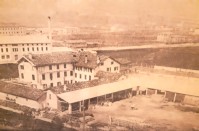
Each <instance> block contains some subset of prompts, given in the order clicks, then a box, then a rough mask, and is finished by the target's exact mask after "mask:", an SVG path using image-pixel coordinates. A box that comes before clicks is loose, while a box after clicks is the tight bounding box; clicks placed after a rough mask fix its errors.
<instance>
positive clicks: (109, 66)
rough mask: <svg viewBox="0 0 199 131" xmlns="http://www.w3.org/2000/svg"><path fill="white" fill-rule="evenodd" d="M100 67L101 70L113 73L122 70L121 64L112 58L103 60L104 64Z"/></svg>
mask: <svg viewBox="0 0 199 131" xmlns="http://www.w3.org/2000/svg"><path fill="white" fill-rule="evenodd" d="M98 68H99V70H101V71H106V72H111V73H119V72H120V64H119V63H117V62H116V61H114V60H112V59H110V58H108V59H106V60H105V61H104V62H103V64H100V65H99V67H98Z"/></svg>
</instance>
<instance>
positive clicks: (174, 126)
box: [91, 95, 199, 131]
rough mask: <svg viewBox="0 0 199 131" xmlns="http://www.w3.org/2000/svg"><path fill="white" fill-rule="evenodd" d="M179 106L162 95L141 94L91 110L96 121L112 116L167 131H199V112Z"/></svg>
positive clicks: (105, 119) (105, 120) (103, 120)
mask: <svg viewBox="0 0 199 131" xmlns="http://www.w3.org/2000/svg"><path fill="white" fill-rule="evenodd" d="M132 106H133V107H135V108H137V109H134V110H133V109H131V107H132ZM178 106H179V103H173V102H165V101H164V99H163V96H162V95H151V96H145V95H140V96H135V97H132V98H129V99H125V100H121V101H117V102H114V103H113V104H112V105H111V106H98V107H96V108H95V109H92V111H91V112H92V113H93V114H94V116H95V121H96V122H102V123H108V122H109V116H111V117H112V118H116V119H120V120H125V121H129V122H132V123H136V124H138V125H143V124H144V125H148V126H150V127H158V128H159V129H161V130H165V131H176V130H178V131H199V113H194V112H185V111H181V110H179V109H178V108H177V107H178ZM156 130H157V128H156Z"/></svg>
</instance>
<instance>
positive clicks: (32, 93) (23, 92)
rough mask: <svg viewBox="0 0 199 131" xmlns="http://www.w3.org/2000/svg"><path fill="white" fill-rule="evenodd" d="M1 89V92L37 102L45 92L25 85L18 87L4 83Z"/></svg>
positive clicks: (1, 82) (1, 84)
mask: <svg viewBox="0 0 199 131" xmlns="http://www.w3.org/2000/svg"><path fill="white" fill-rule="evenodd" d="M0 87H1V88H0V92H3V93H6V94H11V95H14V96H18V97H23V98H27V99H31V100H35V101H36V100H38V98H39V97H40V96H41V95H42V94H43V93H44V91H42V90H38V89H33V88H31V87H27V86H24V85H18V84H13V83H9V82H4V81H0Z"/></svg>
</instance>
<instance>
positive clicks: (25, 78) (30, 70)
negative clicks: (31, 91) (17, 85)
mask: <svg viewBox="0 0 199 131" xmlns="http://www.w3.org/2000/svg"><path fill="white" fill-rule="evenodd" d="M18 71H19V79H20V81H22V82H26V83H30V84H31V85H34V87H36V88H39V89H41V88H40V87H39V86H38V83H37V81H38V75H37V68H36V67H34V66H32V65H31V64H30V63H29V62H26V61H22V62H21V63H19V65H18Z"/></svg>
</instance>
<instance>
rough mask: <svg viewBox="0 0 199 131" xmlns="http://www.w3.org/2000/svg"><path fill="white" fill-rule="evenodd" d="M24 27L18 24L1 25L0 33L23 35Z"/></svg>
mask: <svg viewBox="0 0 199 131" xmlns="http://www.w3.org/2000/svg"><path fill="white" fill-rule="evenodd" d="M25 34H26V31H25V28H24V27H20V26H2V27H0V35H25Z"/></svg>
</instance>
